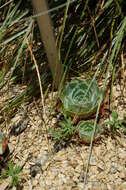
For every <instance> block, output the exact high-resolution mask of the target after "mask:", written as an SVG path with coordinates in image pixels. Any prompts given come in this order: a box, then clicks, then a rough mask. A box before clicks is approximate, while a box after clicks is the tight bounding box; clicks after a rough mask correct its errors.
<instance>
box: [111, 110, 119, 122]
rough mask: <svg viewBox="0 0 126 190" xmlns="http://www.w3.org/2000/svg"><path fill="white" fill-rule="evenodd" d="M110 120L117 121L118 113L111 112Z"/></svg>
mask: <svg viewBox="0 0 126 190" xmlns="http://www.w3.org/2000/svg"><path fill="white" fill-rule="evenodd" d="M112 118H113V119H114V120H117V119H118V113H117V112H116V111H113V112H112Z"/></svg>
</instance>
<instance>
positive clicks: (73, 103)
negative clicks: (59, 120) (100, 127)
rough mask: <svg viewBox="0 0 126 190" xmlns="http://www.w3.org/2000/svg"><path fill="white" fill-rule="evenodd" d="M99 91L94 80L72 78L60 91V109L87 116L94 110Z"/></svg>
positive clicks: (71, 113)
mask: <svg viewBox="0 0 126 190" xmlns="http://www.w3.org/2000/svg"><path fill="white" fill-rule="evenodd" d="M101 93H102V91H101V90H100V89H99V88H98V86H97V84H96V81H95V80H93V81H91V80H81V79H74V80H72V81H71V82H70V83H68V84H67V85H66V86H65V87H64V89H63V90H62V92H61V95H60V100H61V111H62V112H64V113H66V114H67V115H70V116H73V117H74V116H80V117H82V118H88V117H90V116H91V115H92V114H93V113H95V112H96V110H97V107H98V101H99V98H100V95H101Z"/></svg>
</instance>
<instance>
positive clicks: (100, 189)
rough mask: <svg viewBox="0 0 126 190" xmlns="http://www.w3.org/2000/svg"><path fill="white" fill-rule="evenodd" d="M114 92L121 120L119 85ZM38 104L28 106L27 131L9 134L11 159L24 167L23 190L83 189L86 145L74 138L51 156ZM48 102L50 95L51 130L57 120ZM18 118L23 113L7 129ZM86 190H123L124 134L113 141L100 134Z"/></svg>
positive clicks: (125, 175) (125, 183)
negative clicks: (72, 141)
mask: <svg viewBox="0 0 126 190" xmlns="http://www.w3.org/2000/svg"><path fill="white" fill-rule="evenodd" d="M114 91H115V92H116V93H115V92H114V95H115V97H114V106H115V108H116V110H117V111H118V113H119V116H120V117H122V115H123V111H125V110H126V109H125V107H124V106H126V99H125V97H123V99H124V100H123V101H122V99H121V96H120V94H121V92H120V88H118V85H117V86H116V88H115V87H114ZM40 102H41V101H40V100H38V101H37V102H32V103H31V104H30V105H29V106H28V111H27V122H26V123H24V122H23V121H22V122H20V124H21V125H23V126H26V128H25V127H24V131H23V132H22V133H21V134H20V135H16V136H15V135H13V133H12V134H11V137H10V140H9V148H10V150H11V151H13V157H12V160H13V161H14V163H15V164H17V165H20V166H22V167H23V170H22V172H21V174H20V179H21V184H22V185H23V190H82V189H83V185H84V175H85V169H86V164H87V160H88V155H89V146H87V145H85V144H79V143H77V142H76V141H77V139H74V143H71V144H69V146H67V147H66V148H63V149H62V150H60V151H59V152H57V153H51V152H50V151H49V150H51V149H52V148H53V142H52V141H51V140H50V141H49V142H48V140H47V138H46V137H47V135H46V134H47V133H46V128H45V127H44V123H43V120H42V118H41V113H40V112H41V110H42V107H41V106H40ZM51 102H52V100H51V96H49V97H48V99H47V100H46V102H45V105H46V106H45V109H46V117H47V120H48V125H47V127H54V126H55V125H56V121H57V118H58V115H56V113H55V111H53V112H51V116H49V110H50V109H51ZM124 102H125V104H124ZM20 117H22V114H19V113H17V114H16V116H15V117H14V118H13V119H12V121H11V123H10V126H9V130H10V129H11V128H12V127H13V124H15V123H16V121H17V122H18V121H19V120H20ZM25 120H26V118H25ZM86 190H126V137H125V136H124V135H123V134H121V135H120V136H116V137H115V138H114V137H112V136H111V135H102V136H101V139H100V140H99V141H98V143H97V144H95V145H94V146H93V151H92V157H91V161H90V166H89V172H88V177H87V184H86Z"/></svg>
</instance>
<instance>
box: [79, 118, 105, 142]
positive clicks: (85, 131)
mask: <svg viewBox="0 0 126 190" xmlns="http://www.w3.org/2000/svg"><path fill="white" fill-rule="evenodd" d="M77 127H78V132H79V137H80V139H81V141H83V142H84V143H87V144H89V143H90V142H91V138H92V134H93V130H94V122H93V121H80V122H79V123H78V125H77ZM103 132H104V129H103V128H102V127H101V126H100V125H96V130H95V134H94V139H93V141H96V140H98V139H99V137H100V135H101V134H102V133H103Z"/></svg>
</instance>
